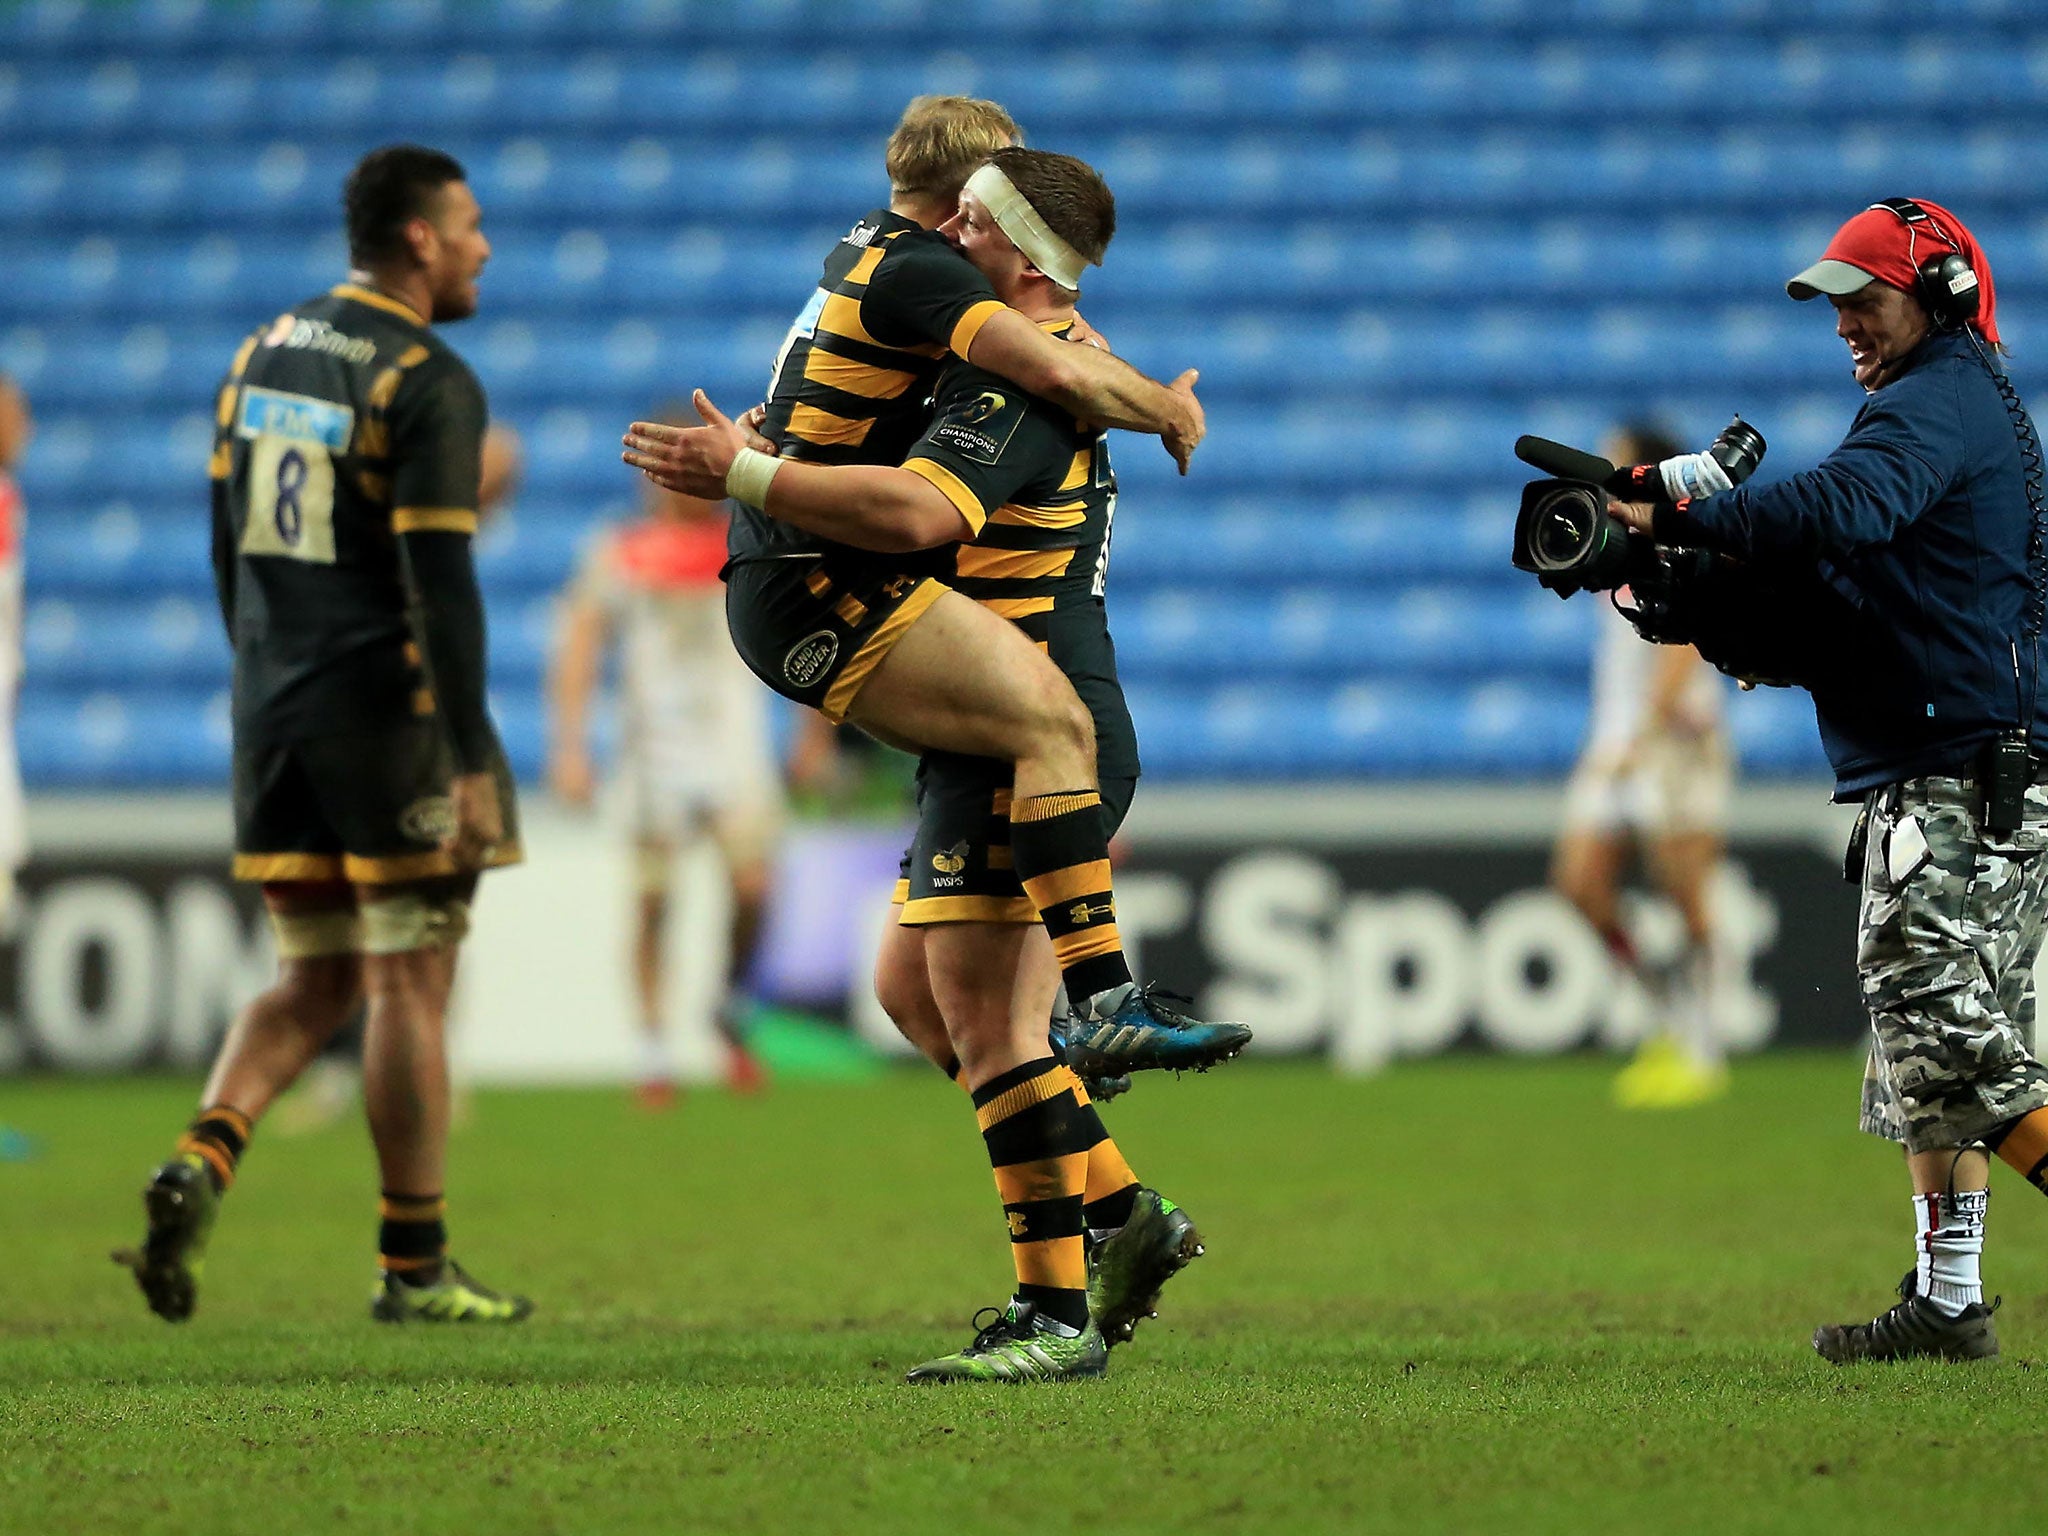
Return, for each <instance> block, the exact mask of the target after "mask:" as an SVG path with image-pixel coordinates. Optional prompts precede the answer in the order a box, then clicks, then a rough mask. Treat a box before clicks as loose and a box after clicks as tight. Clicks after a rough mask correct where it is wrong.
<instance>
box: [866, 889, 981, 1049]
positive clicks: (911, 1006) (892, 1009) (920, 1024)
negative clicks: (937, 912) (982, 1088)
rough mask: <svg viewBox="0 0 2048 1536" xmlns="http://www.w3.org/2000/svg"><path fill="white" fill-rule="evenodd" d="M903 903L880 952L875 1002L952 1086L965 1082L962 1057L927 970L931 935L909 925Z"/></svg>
mask: <svg viewBox="0 0 2048 1536" xmlns="http://www.w3.org/2000/svg"><path fill="white" fill-rule="evenodd" d="M902 918H903V904H902V903H901V902H897V903H896V904H895V905H894V906H892V907H890V908H889V922H888V926H887V927H885V928H884V929H883V930H882V943H881V947H880V948H878V949H877V950H876V951H875V1000H876V1001H877V1002H879V1003H880V1004H881V1005H882V1011H883V1012H884V1013H886V1014H888V1015H889V1019H890V1022H891V1023H893V1024H894V1025H895V1026H896V1029H897V1032H898V1033H899V1034H901V1035H902V1036H903V1038H904V1039H906V1040H908V1041H909V1042H910V1043H911V1045H912V1046H914V1047H915V1048H916V1049H917V1052H918V1054H919V1055H921V1056H923V1057H924V1059H925V1060H926V1061H928V1062H930V1063H931V1064H932V1065H933V1066H935V1067H937V1068H938V1069H939V1070H940V1071H941V1072H943V1073H944V1074H945V1075H946V1078H947V1080H948V1081H950V1082H954V1083H959V1084H960V1086H961V1087H963V1088H964V1087H966V1086H967V1085H966V1084H965V1083H964V1082H962V1081H961V1076H960V1058H959V1057H958V1056H956V1055H954V1054H953V1039H952V1036H951V1035H949V1034H948V1033H947V1032H946V1020H945V1016H944V1015H943V1014H941V1013H940V1012H939V1005H938V1002H937V1000H936V999H934V998H933V997H932V985H931V976H930V974H929V973H928V972H927V971H926V969H925V954H924V940H925V934H926V932H927V931H928V930H926V929H924V928H922V927H917V928H906V927H904V926H903V922H902Z"/></svg>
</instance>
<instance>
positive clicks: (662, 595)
mask: <svg viewBox="0 0 2048 1536" xmlns="http://www.w3.org/2000/svg"><path fill="white" fill-rule="evenodd" d="M662 414H663V415H664V417H665V418H666V419H675V418H676V415H677V413H676V412H674V411H667V412H664V413H662ZM641 485H642V500H643V508H642V513H641V516H640V517H639V518H638V520H636V521H634V522H632V523H630V524H627V525H625V526H623V527H616V528H611V529H607V530H605V531H604V532H603V533H602V534H600V535H599V536H598V538H597V539H596V541H595V542H594V543H593V544H592V546H591V549H590V552H589V554H588V555H587V557H586V558H585V560H584V562H583V566H582V569H581V570H580V571H579V572H578V573H577V576H576V578H575V580H574V581H573V582H572V583H571V584H570V586H569V588H568V590H567V592H566V593H565V594H564V603H563V611H562V619H561V625H560V628H559V631H558V633H557V636H556V641H555V651H554V656H553V659H552V664H551V666H550V668H549V675H548V703H549V742H550V745H549V754H548V783H549V786H550V787H551V788H552V789H553V790H554V792H555V794H557V795H558V796H560V797H561V798H562V799H563V800H565V801H567V802H568V803H569V804H570V805H575V806H588V805H589V804H590V803H591V800H592V798H593V796H594V794H595V791H596V787H597V773H596V770H595V768H594V767H593V766H592V762H591V756H590V706H591V701H592V699H593V698H594V696H595V694H596V692H597V687H598V680H599V675H600V673H601V672H602V670H603V664H604V653H605V650H606V647H607V646H608V645H609V644H611V643H612V642H613V641H616V642H617V643H618V645H619V648H620V652H621V659H622V662H623V666H622V669H621V677H620V683H621V689H620V692H621V699H622V704H623V709H622V719H621V722H620V724H621V730H620V739H619V763H618V768H619V776H620V778H621V779H622V780H623V784H624V789H625V797H626V801H627V806H628V815H629V817H630V824H631V829H632V838H633V847H634V853H635V858H636V867H637V873H638V900H637V902H636V905H635V912H634V933H633V958H632V965H633V982H634V988H635V991H636V992H637V994H638V997H639V1003H640V1029H641V1061H640V1068H639V1073H640V1081H639V1090H638V1092H639V1096H640V1100H641V1102H642V1103H643V1104H645V1105H646V1106H647V1107H649V1108H661V1107H664V1106H665V1105H667V1104H668V1103H669V1102H671V1101H672V1100H673V1098H674V1097H675V1064H674V1061H673V1059H672V1056H671V1052H670V1047H669V1042H668V1039H667V1034H666V1029H665V1019H664V1014H665V975H666V970H667V967H666V966H665V964H664V957H665V953H666V944H665V933H666V930H667V926H668V920H669V905H670V903H669V892H670V887H671V880H672V876H673V875H674V872H675V866H676V856H677V854H678V853H679V852H680V851H681V850H682V849H684V848H685V847H687V846H689V845H690V844H691V843H692V842H694V841H695V840H696V839H698V838H700V837H709V838H710V840H711V841H712V843H713V844H714V845H715V846H716V848H717V850H718V854H719V857H720V860H721V861H722V863H723V865H724V868H725V874H726V879H727V882H728V885H729V888H730V890H731V894H732V917H731V940H730V945H729V948H728V953H727V958H726V964H725V967H724V971H723V974H722V975H721V977H720V987H719V993H718V997H717V1000H716V1002H715V1003H714V1007H713V1015H712V1016H713V1020H714V1022H715V1024H716V1026H717V1028H718V1031H719V1034H720V1035H721V1036H722V1037H723V1039H724V1041H725V1049H726V1066H725V1070H726V1080H727V1082H728V1083H729V1084H730V1085H731V1086H732V1087H734V1088H735V1089H738V1090H740V1091H742V1092H744V1091H749V1090H752V1089H754V1088H756V1087H758V1086H759V1085H760V1083H761V1080H762V1072H761V1067H760V1065H759V1063H758V1062H757V1061H756V1059H755V1057H754V1054H753V1052H752V1051H750V1050H749V1049H748V1048H747V1043H746V1021H747V1017H748V1015H749V1013H750V1012H751V1011H752V1004H751V1002H750V1000H749V999H748V998H747V997H746V996H745V995H744V993H743V992H742V991H741V990H740V989H741V987H742V985H743V984H744V983H745V981H746V978H747V976H748V974H749V971H750V969H751V967H752V965H753V960H754V953H755V950H756V949H757V948H758V946H759V941H760V937H761V931H762V924H763V918H764V916H765V914H766V910H767V903H768V897H769V888H770V881H771V878H772V874H773V857H774V852H775V848H776V845H777V843H778V842H779V841H780V839H781V834H782V828H783V822H784V819H785V806H784V799H783V789H782V771H781V767H780V765H779V764H778V763H777V762H776V757H775V748H774V743H773V741H772V740H771V737H770V729H769V708H770V700H771V699H772V697H773V696H772V695H771V694H769V693H768V691H767V690H766V689H764V688H762V687H761V685H760V683H759V682H757V681H756V680H755V678H754V675H753V674H752V673H751V672H749V671H748V670H747V669H746V665H745V664H744V663H743V662H742V661H741V660H740V658H739V655H738V653H737V652H735V651H734V650H733V648H732V640H731V638H730V637H729V636H728V635H727V633H726V627H725V587H724V584H723V583H722V582H720V581H719V579H718V573H719V570H720V568H721V567H722V566H723V565H724V564H725V541H726V515H725V508H724V506H723V505H722V504H721V503H718V502H712V501H703V500H699V499H698V498H696V497H693V496H679V495H677V494H675V493H674V492H673V491H667V490H663V489H662V488H661V487H660V486H658V485H656V484H655V483H654V482H653V481H651V480H643V481H642V482H641ZM833 753H834V748H833V743H832V727H831V725H830V724H829V723H828V722H827V721H826V720H825V718H824V717H823V716H822V715H818V714H814V713H812V712H811V711H808V710H806V711H805V712H804V715H803V725H802V726H801V727H800V730H799V734H798V737H797V741H796V745H795V749H794V751H793V753H792V756H791V760H790V765H789V771H790V776H791V778H792V780H793V781H794V782H796V783H797V784H798V785H800V786H807V785H815V784H817V783H818V782H820V781H821V780H822V779H823V778H824V777H826V776H827V775H829V774H830V772H831V769H832V761H833Z"/></svg>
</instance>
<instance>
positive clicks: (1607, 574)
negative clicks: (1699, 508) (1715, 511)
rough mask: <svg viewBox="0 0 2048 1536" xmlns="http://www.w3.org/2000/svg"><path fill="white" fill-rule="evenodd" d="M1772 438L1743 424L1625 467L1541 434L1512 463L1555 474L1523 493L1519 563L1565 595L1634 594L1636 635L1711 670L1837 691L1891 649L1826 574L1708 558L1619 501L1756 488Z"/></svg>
mask: <svg viewBox="0 0 2048 1536" xmlns="http://www.w3.org/2000/svg"><path fill="white" fill-rule="evenodd" d="M1764 446H1765V445H1764V440H1763V435H1762V434H1761V433H1759V432H1758V431H1757V430H1756V429H1755V428H1754V427H1752V426H1750V425H1749V424H1748V423H1746V422H1745V421H1743V419H1742V418H1741V417H1740V416H1738V417H1736V418H1735V419H1734V420H1733V421H1731V422H1730V423H1729V424H1728V426H1727V427H1726V429H1724V430H1723V431H1722V433H1721V435H1720V436H1719V437H1717V438H1715V439H1714V442H1713V446H1712V447H1710V448H1709V449H1707V451H1706V452H1704V453H1688V454H1680V455H1679V456H1678V457H1676V458H1671V459H1666V460H1664V461H1663V462H1662V463H1658V464H1635V465H1631V466H1629V467H1628V468H1625V469H1616V468H1615V467H1614V466H1613V465H1612V464H1610V463H1608V462H1607V461H1606V460H1605V459H1602V458H1597V457H1595V456H1594V455H1592V454H1590V453H1582V452H1580V451H1579V450H1578V449H1576V448H1567V447H1565V446H1564V445H1563V444H1562V443H1553V442H1549V441H1547V440H1546V439H1544V438H1540V437H1524V438H1521V439H1520V440H1518V441H1517V442H1516V444H1515V456H1516V457H1517V458H1519V459H1521V460H1522V462H1523V463H1525V464H1528V465H1530V466H1532V467H1534V468H1536V469H1541V470H1545V471H1547V472H1548V473H1550V474H1552V475H1554V476H1556V477H1557V478H1556V479H1552V480H1532V481H1531V482H1530V483H1529V484H1528V485H1527V486H1525V487H1524V488H1523V490H1522V510H1521V515H1520V516H1519V517H1518V518H1517V519H1516V520H1515V546H1514V553H1513V558H1514V563H1515V567H1516V568H1517V569H1518V570H1524V571H1528V572H1529V573H1530V574H1531V575H1533V576H1534V577H1535V578H1536V579H1537V580H1538V581H1539V582H1541V583H1542V584H1543V585H1544V586H1545V587H1548V588H1549V589H1550V590H1551V591H1553V592H1555V593H1556V594H1557V595H1558V596H1559V597H1569V596H1571V595H1572V593H1574V592H1613V591H1615V590H1616V589H1618V588H1621V587H1627V588H1628V591H1629V598H1630V600H1631V601H1630V602H1629V603H1627V604H1624V603H1622V602H1621V601H1619V600H1616V602H1615V606H1616V607H1617V608H1618V609H1619V610H1620V611H1621V613H1622V615H1623V617H1625V618H1626V619H1627V620H1628V621H1629V622H1630V623H1631V624H1632V625H1634V626H1635V629H1636V632H1637V633H1638V634H1640V635H1641V636H1642V637H1643V638H1644V639H1645V640H1653V641H1656V642H1657V643H1659V644H1662V645H1691V646H1695V647H1697V648H1698V650H1699V652H1700V654H1701V655H1702V656H1704V657H1705V658H1706V659H1707V660H1708V661H1709V662H1710V663H1712V664H1713V665H1714V666H1716V667H1718V668H1720V669H1721V670H1722V671H1723V672H1726V673H1728V674H1729V675H1730V676H1731V677H1739V678H1742V679H1744V680H1745V681H1747V682H1752V683H1770V684H1774V685H1781V686H1795V687H1804V688H1813V689H1821V690H1829V691H1835V690H1838V689H1839V688H1840V687H1841V686H1842V684H1843V683H1844V680H1845V679H1846V680H1849V681H1851V682H1853V680H1854V679H1855V678H1857V677H1858V676H1861V675H1864V674H1867V673H1869V672H1870V671H1871V669H1872V668H1873V666H1876V667H1877V672H1878V675H1883V668H1882V666H1879V665H1877V664H1876V663H1874V662H1873V660H1872V658H1873V657H1878V656H1882V655H1886V654H1889V653H1888V651H1887V647H1889V646H1891V645H1892V644H1893V643H1894V642H1893V641H1892V640H1891V639H1890V637H1889V636H1888V635H1887V634H1886V633H1885V632H1884V630H1883V629H1882V627H1881V626H1877V625H1874V624H1873V623H1872V621H1871V620H1870V619H1869V617H1868V616H1867V615H1866V614H1864V613H1862V612H1861V611H1860V610H1859V609H1858V607H1857V606H1856V605H1855V604H1854V603H1852V602H1851V601H1850V600H1849V599H1848V598H1847V597H1845V596H1844V595H1843V594H1842V593H1841V592H1839V591H1838V590H1836V589H1835V588H1834V587H1833V586H1832V585H1831V584H1830V583H1829V582H1828V581H1827V580H1826V579H1825V578H1824V577H1823V576H1822V575H1821V574H1820V573H1819V572H1817V571H1814V570H1807V569H1801V568H1784V567H1780V568H1776V569H1771V570H1763V569H1759V568H1757V567H1755V566H1751V565H1746V564H1743V563H1741V562H1738V561H1735V560H1731V559H1727V558H1725V557H1722V556H1719V555H1715V554H1713V553H1711V552H1710V551H1707V550H1703V549H1681V548H1674V547H1672V546H1670V545H1663V544H1659V543H1657V542H1656V540H1654V539H1652V538H1650V537H1649V536H1648V535H1646V534H1640V533H1633V532H1631V531H1630V530H1629V528H1628V525H1627V524H1625V523H1623V522H1622V521H1621V519H1620V518H1618V517H1616V516H1614V515H1613V514H1612V513H1610V512H1609V511H1608V510H1607V505H1608V503H1609V502H1610V501H1629V502H1649V503H1652V504H1660V505H1675V504H1677V503H1679V502H1682V501H1686V500H1689V499H1691V498H1693V497H1699V496H1710V495H1713V494H1715V493H1717V492H1719V491H1724V490H1728V489H1730V488H1731V487H1733V486H1736V485H1739V484H1741V483H1742V482H1743V481H1744V480H1747V479H1748V478H1749V477H1750V475H1751V474H1752V473H1753V472H1754V471H1755V469H1756V467H1757V465H1758V464H1759V463H1761V462H1762V460H1763V456H1764Z"/></svg>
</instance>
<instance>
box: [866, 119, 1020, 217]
mask: <svg viewBox="0 0 2048 1536" xmlns="http://www.w3.org/2000/svg"><path fill="white" fill-rule="evenodd" d="M1023 138H1024V131H1023V130H1022V129H1021V128H1019V127H1018V126H1017V123H1016V120H1015V119H1014V118H1012V117H1011V116H1010V114H1009V113H1007V112H1005V111H1004V110H1003V109H1002V108H1001V107H999V106H997V105H996V104H995V103H994V102H992V101H980V100H977V99H976V98H974V97H972V96H919V97H916V98H915V99H914V100H912V102H911V103H910V105H909V106H907V107H905V108H904V109H903V118H902V121H900V122H898V123H897V124H896V131H895V132H894V133H892V134H890V135H889V149H888V153H887V155H886V156H885V157H884V163H885V164H886V165H887V166H888V168H889V190H890V192H891V194H892V195H894V196H896V197H957V196H959V194H960V188H961V187H962V186H963V185H965V184H966V181H967V178H968V177H970V176H972V175H973V174H974V173H975V172H976V171H977V170H979V169H980V168H981V166H982V165H983V164H984V163H985V162H986V161H987V160H988V158H989V156H991V155H993V154H994V153H995V152H996V151H997V150H999V149H1007V148H1008V147H1009V146H1010V145H1012V144H1018V143H1021V142H1023Z"/></svg>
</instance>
